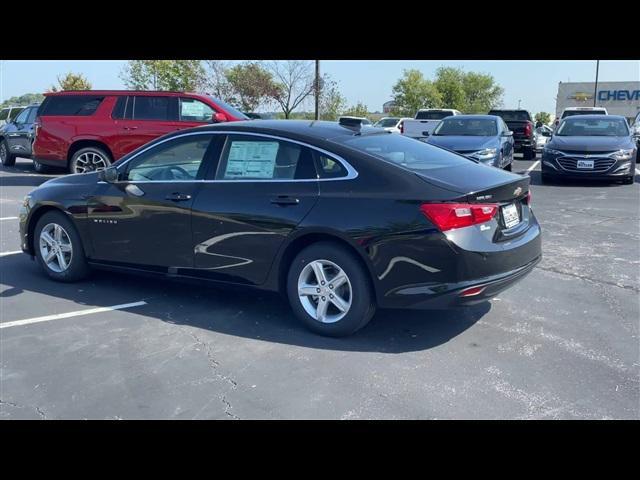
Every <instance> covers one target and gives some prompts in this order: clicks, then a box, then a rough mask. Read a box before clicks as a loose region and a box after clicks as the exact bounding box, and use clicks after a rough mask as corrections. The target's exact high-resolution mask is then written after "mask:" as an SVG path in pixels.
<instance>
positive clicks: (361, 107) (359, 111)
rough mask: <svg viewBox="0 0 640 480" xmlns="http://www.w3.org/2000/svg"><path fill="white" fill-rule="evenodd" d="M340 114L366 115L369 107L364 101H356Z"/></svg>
mask: <svg viewBox="0 0 640 480" xmlns="http://www.w3.org/2000/svg"><path fill="white" fill-rule="evenodd" d="M342 114H343V115H348V116H351V117H366V116H367V115H369V108H368V107H367V106H366V105H365V104H364V103H362V102H358V103H356V104H355V105H353V106H351V107H349V108H348V109H347V110H345V111H344V112H343V113H342Z"/></svg>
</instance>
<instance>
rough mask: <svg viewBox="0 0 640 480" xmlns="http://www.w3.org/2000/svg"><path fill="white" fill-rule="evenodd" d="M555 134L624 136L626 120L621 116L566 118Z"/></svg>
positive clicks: (562, 135)
mask: <svg viewBox="0 0 640 480" xmlns="http://www.w3.org/2000/svg"><path fill="white" fill-rule="evenodd" d="M556 135H558V136H560V137H626V136H628V135H629V129H628V127H627V122H626V120H623V119H621V118H613V119H609V118H606V119H605V118H602V119H600V118H597V119H593V118H580V117H575V118H568V119H566V120H563V121H562V123H561V124H560V126H559V127H558V131H557V132H556Z"/></svg>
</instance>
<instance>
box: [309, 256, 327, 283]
mask: <svg viewBox="0 0 640 480" xmlns="http://www.w3.org/2000/svg"><path fill="white" fill-rule="evenodd" d="M311 268H313V273H314V274H315V276H316V280H317V281H318V285H324V284H326V283H327V277H326V276H325V274H324V267H323V266H322V264H321V263H320V262H313V263H311Z"/></svg>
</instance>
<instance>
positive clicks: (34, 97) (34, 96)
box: [0, 93, 44, 108]
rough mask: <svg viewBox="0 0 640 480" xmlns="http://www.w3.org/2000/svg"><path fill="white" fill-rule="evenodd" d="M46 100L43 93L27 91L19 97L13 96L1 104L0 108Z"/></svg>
mask: <svg viewBox="0 0 640 480" xmlns="http://www.w3.org/2000/svg"><path fill="white" fill-rule="evenodd" d="M42 100H44V95H42V94H41V93H25V94H24V95H20V96H18V97H11V98H8V99H7V100H5V101H4V102H2V103H1V104H0V108H4V107H9V106H14V105H15V106H23V105H24V106H26V105H31V104H32V103H41V102H42Z"/></svg>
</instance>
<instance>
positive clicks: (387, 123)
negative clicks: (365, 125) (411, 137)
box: [375, 118, 400, 128]
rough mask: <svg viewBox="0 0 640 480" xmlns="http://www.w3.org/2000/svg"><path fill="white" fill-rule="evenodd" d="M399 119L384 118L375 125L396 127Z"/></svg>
mask: <svg viewBox="0 0 640 480" xmlns="http://www.w3.org/2000/svg"><path fill="white" fill-rule="evenodd" d="M398 120H400V119H399V118H383V119H382V120H378V122H376V124H375V126H376V127H381V128H389V127H395V126H396V124H397V123H398Z"/></svg>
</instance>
